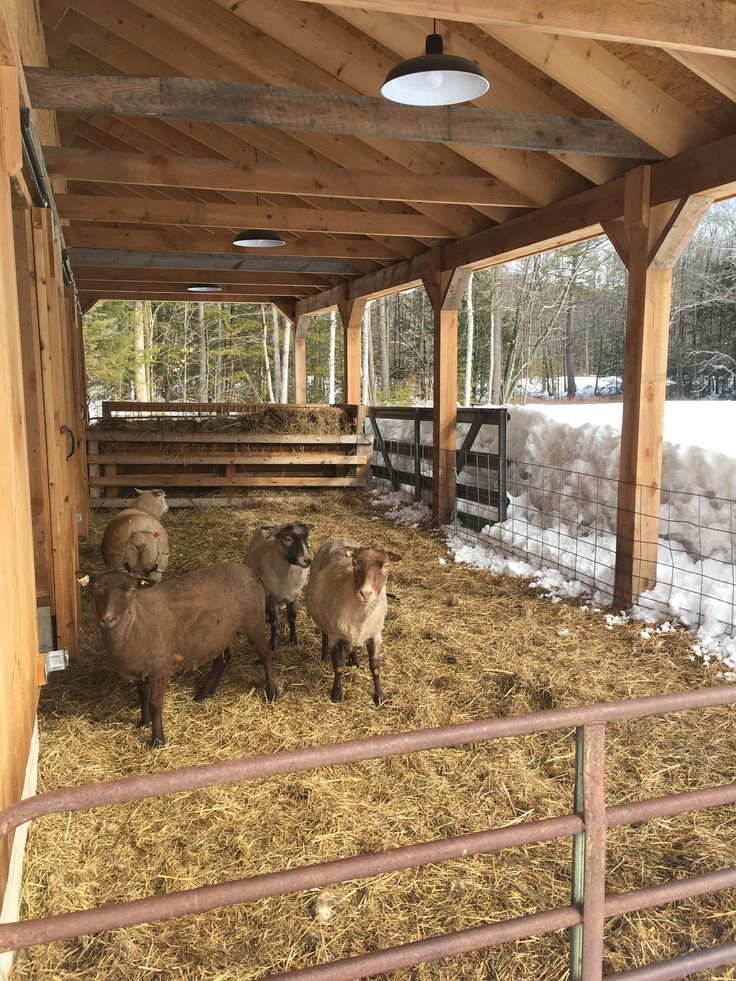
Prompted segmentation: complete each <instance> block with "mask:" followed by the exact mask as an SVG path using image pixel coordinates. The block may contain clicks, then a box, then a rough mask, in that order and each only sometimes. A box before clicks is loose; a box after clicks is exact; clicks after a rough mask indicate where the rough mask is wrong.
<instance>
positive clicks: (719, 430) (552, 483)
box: [381, 402, 736, 669]
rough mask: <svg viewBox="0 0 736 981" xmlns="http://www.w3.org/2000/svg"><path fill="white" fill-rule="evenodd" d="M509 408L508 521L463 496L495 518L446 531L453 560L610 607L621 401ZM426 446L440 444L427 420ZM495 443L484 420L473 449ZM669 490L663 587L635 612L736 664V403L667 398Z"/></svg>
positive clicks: (391, 426) (400, 426)
mask: <svg viewBox="0 0 736 981" xmlns="http://www.w3.org/2000/svg"><path fill="white" fill-rule="evenodd" d="M510 415H511V418H510V422H509V427H508V439H507V449H508V457H509V459H510V461H513V462H512V464H511V466H510V467H509V475H508V477H509V484H508V494H509V507H508V514H507V518H506V520H505V521H504V522H503V523H502V524H498V523H493V522H495V520H496V517H497V515H496V513H495V511H494V510H493V509H492V508H487V507H484V506H483V505H477V504H469V503H468V502H462V501H459V502H458V507H459V509H460V510H461V511H463V510H464V511H465V512H466V513H474V514H479V515H480V516H481V518H483V519H485V520H486V521H487V522H488V524H487V525H486V526H485V527H484V528H483V529H482V531H481V533H480V534H476V533H474V532H471V531H469V530H468V529H465V528H463V527H461V525H460V524H459V523H458V524H456V525H455V527H453V528H451V529H448V535H449V537H448V546H449V548H450V550H451V552H452V553H453V554H454V557H455V560H456V561H461V562H469V563H471V564H473V565H476V566H480V567H482V568H488V569H490V570H491V571H493V572H496V573H500V574H506V575H521V576H529V577H533V578H534V585H536V586H537V587H538V588H542V589H545V590H547V592H548V595H549V596H550V597H551V598H556V599H558V600H559V599H561V598H566V597H579V596H582V595H589V596H590V597H591V598H592V600H593V602H595V603H600V604H601V605H607V604H610V603H611V602H612V599H613V575H614V561H615V531H616V496H617V478H618V457H619V441H620V427H621V405H620V404H611V405H607V404H606V405H603V404H596V405H585V406H579V405H575V404H574V403H573V404H571V405H564V406H562V405H554V406H547V405H544V406H523V407H518V406H513V407H511V409H510ZM459 428H460V431H461V432H462V431H464V430H465V428H466V427H459ZM381 430H382V432H383V433H384V436H385V437H389V438H394V439H403V440H407V441H411V440H412V439H413V428H412V425H411V424H407V423H402V422H392V421H389V420H385V421H384V420H382V421H381ZM422 442H423V443H430V442H431V426H430V425H427V424H425V425H423V426H422ZM495 444H496V439H495V428H493V427H485V428H484V429H482V430H481V432H480V433H479V436H478V438H477V440H476V443H475V446H474V447H473V449H474V450H476V451H479V452H495V451H496V449H497V446H496V445H495ZM404 462H405V464H408V465H406V466H405V469H409V470H411V468H412V464H411V461H404ZM423 469H425V471H426V470H427V469H428V467H427V466H425V467H424V468H423ZM459 480H460V481H461V482H463V483H465V484H468V485H470V487H472V486H480V487H485V484H486V481H487V474H486V473H485V472H483V471H474V470H472V469H468V470H467V471H465V472H464V473H462V474H461V475H460V478H459ZM662 485H663V487H664V488H665V490H664V491H663V492H662V495H661V508H660V517H661V526H660V540H659V550H658V565H657V586H656V587H655V588H654V589H652V590H650V591H648V592H646V593H644V594H642V596H641V597H640V600H639V605H638V606H637V608H636V609H635V610H634V611H632V612H633V614H634V615H636V616H639V617H641V618H642V619H649V620H651V619H653V618H660V619H665V620H669V619H673V618H674V619H677V620H679V621H680V622H682V623H683V624H684V625H686V626H687V627H688V628H689V629H691V630H692V631H693V632H694V633H695V634H696V635H697V638H698V644H697V645H696V647H695V648H694V649H695V651H696V653H697V654H701V655H703V656H706V655H708V656H710V654H712V653H716V654H717V655H718V656H719V657H721V659H722V660H724V661H725V662H726V664H727V665H728V667H729V668H731V669H736V642H734V641H733V640H732V639H731V638H732V635H733V634H734V624H735V623H736V569H735V565H736V537H735V535H734V532H735V531H736V513H735V511H736V506H735V505H734V498H736V403H728V402H689V403H682V402H668V403H667V406H666V413H665V443H664V448H663V476H662Z"/></svg>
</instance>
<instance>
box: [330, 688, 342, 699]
mask: <svg viewBox="0 0 736 981" xmlns="http://www.w3.org/2000/svg"><path fill="white" fill-rule="evenodd" d="M330 699H331V700H332V701H333V702H341V701H342V691H335V689H334V688H333V689H332V691H331V692H330Z"/></svg>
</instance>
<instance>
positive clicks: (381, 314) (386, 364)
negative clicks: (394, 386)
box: [377, 296, 391, 402]
mask: <svg viewBox="0 0 736 981" xmlns="http://www.w3.org/2000/svg"><path fill="white" fill-rule="evenodd" d="M377 306H378V336H379V340H380V343H381V394H382V395H383V396H384V398H385V399H386V401H387V402H388V401H389V400H390V398H391V362H390V361H389V355H388V310H387V309H386V297H385V296H383V297H381V299H380V300H378V303H377Z"/></svg>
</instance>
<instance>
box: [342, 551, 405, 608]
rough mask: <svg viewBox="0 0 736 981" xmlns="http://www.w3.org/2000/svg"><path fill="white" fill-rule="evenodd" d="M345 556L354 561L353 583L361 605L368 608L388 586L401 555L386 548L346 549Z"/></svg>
mask: <svg viewBox="0 0 736 981" xmlns="http://www.w3.org/2000/svg"><path fill="white" fill-rule="evenodd" d="M344 554H345V555H347V556H348V557H349V558H352V560H353V582H354V583H355V593H356V596H357V599H358V602H359V603H362V604H363V605H364V606H368V605H369V604H370V603H373V602H375V601H376V600H377V599H378V596H379V594H380V592H381V590H382V589H383V587H384V586H385V585H386V580H387V579H388V573H389V570H390V568H391V563H392V562H399V561H400V559H401V556H400V555H397V554H396V553H395V552H387V551H386V549H384V548H374V547H369V548H362V547H361V548H354V549H353V548H346V549H345V550H344Z"/></svg>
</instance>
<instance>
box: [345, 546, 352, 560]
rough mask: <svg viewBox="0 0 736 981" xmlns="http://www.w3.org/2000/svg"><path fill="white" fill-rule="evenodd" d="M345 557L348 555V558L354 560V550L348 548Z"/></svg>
mask: <svg viewBox="0 0 736 981" xmlns="http://www.w3.org/2000/svg"><path fill="white" fill-rule="evenodd" d="M345 555H347V557H348V558H349V559H352V557H353V550H352V548H346V549H345Z"/></svg>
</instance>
